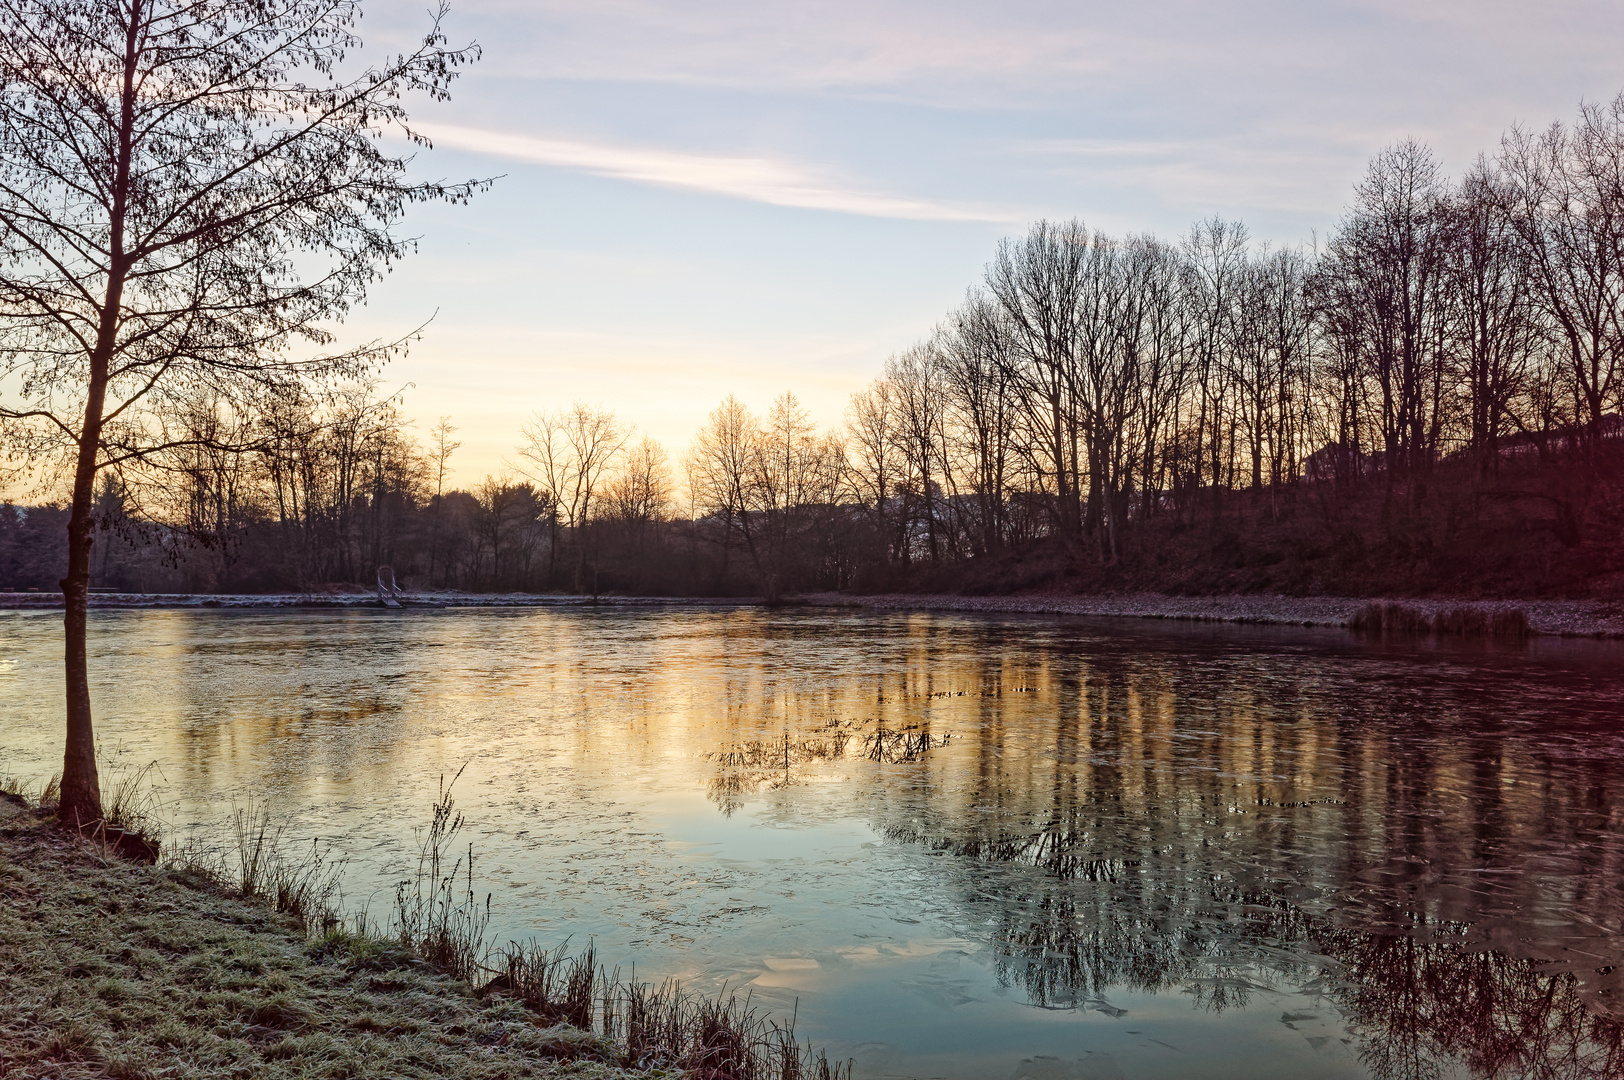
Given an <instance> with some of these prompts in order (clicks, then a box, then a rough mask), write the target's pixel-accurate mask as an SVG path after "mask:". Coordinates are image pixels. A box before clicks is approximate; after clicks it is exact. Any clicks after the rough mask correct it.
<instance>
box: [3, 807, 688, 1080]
mask: <svg viewBox="0 0 1624 1080" xmlns="http://www.w3.org/2000/svg"><path fill="white" fill-rule="evenodd" d="M235 891H236V890H232V889H228V888H226V887H225V886H224V885H223V883H222V882H221V881H220V880H219V879H218V878H217V877H215V876H213V875H210V874H205V873H202V872H200V871H197V870H188V869H182V868H176V867H173V866H171V867H159V866H142V865H138V864H135V863H131V862H127V861H125V860H123V859H120V858H118V857H116V856H112V855H110V854H108V853H105V852H104V851H103V850H101V849H98V847H97V846H96V845H94V844H91V843H87V842H86V841H84V840H81V839H79V838H77V837H72V836H69V835H67V834H65V833H63V832H62V831H61V830H59V829H58V828H57V827H56V825H55V823H54V822H53V821H52V820H51V819H50V818H49V817H48V816H46V815H42V814H40V813H38V812H35V811H31V810H29V809H25V808H24V807H21V806H18V805H17V804H16V803H14V802H12V801H9V800H7V801H5V802H0V1001H3V1002H4V1003H5V1008H4V1009H0V1076H7V1077H17V1078H19V1080H20V1078H24V1077H47V1076H49V1077H62V1078H72V1077H104V1076H110V1077H117V1078H121V1080H134V1078H141V1077H154V1078H156V1077H224V1076H254V1077H282V1076H286V1077H296V1076H297V1077H351V1076H354V1077H361V1076H401V1077H447V1078H469V1080H472V1078H475V1077H493V1078H494V1077H583V1078H591V1077H609V1076H616V1077H620V1076H628V1077H629V1076H654V1075H661V1074H660V1073H658V1072H647V1071H644V1072H637V1071H628V1070H625V1069H622V1068H619V1067H617V1065H616V1063H615V1062H614V1061H613V1058H614V1057H615V1054H614V1048H612V1047H609V1046H607V1045H605V1044H604V1043H603V1042H602V1040H599V1039H595V1038H593V1037H592V1036H590V1035H587V1034H586V1033H584V1032H581V1031H579V1030H577V1029H574V1028H571V1027H568V1026H565V1025H543V1024H538V1023H537V1022H536V1021H535V1018H534V1017H533V1016H532V1015H531V1013H530V1012H529V1011H528V1010H527V1009H525V1007H524V1006H523V1004H522V1003H520V1002H518V1001H515V1000H513V999H511V998H508V997H505V996H501V995H494V994H492V995H486V996H485V997H483V998H481V997H480V996H479V995H477V994H475V993H474V991H473V990H472V989H471V988H470V987H469V986H468V985H467V984H466V983H464V982H459V981H458V980H456V979H453V978H451V977H449V976H447V975H444V974H442V973H441V972H439V971H437V970H435V969H434V968H433V967H432V966H431V965H429V964H428V963H426V962H424V961H423V960H422V959H420V958H418V957H417V956H416V955H415V954H414V953H413V952H412V951H411V950H409V949H406V948H404V947H402V946H400V945H398V944H392V943H389V942H384V941H379V940H376V939H373V938H368V937H364V936H358V935H355V934H351V933H348V932H346V931H344V930H342V929H338V928H333V929H330V930H329V931H327V932H325V933H320V934H317V935H314V936H312V935H307V933H306V932H305V926H304V924H303V922H302V921H301V919H300V918H299V917H298V916H297V915H294V914H290V913H287V912H282V913H278V912H275V911H274V910H272V906H271V905H268V904H267V903H265V902H264V901H263V900H261V899H259V898H256V897H248V898H245V897H243V896H241V895H233V893H234V892H235Z"/></svg>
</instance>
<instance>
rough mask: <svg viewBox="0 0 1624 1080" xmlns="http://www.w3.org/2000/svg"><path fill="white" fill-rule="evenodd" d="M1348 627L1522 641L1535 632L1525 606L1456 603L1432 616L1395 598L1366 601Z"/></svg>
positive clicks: (1373, 631) (1372, 631)
mask: <svg viewBox="0 0 1624 1080" xmlns="http://www.w3.org/2000/svg"><path fill="white" fill-rule="evenodd" d="M1348 627H1349V629H1352V630H1360V631H1363V632H1365V633H1369V634H1394V635H1401V634H1412V635H1422V634H1438V635H1440V636H1445V635H1448V636H1454V637H1480V638H1501V639H1507V640H1512V641H1521V640H1522V639H1524V638H1527V637H1529V636H1530V635H1531V634H1532V633H1533V630H1532V629H1530V627H1529V625H1528V615H1527V613H1526V612H1524V611H1523V610H1522V609H1521V608H1509V609H1506V608H1483V607H1454V608H1450V609H1448V610H1447V611H1440V612H1438V613H1437V615H1435V616H1428V615H1427V613H1426V612H1424V611H1421V610H1420V609H1418V608H1414V607H1411V606H1410V605H1409V604H1395V603H1391V602H1378V603H1370V604H1366V605H1365V606H1364V607H1363V608H1361V609H1360V610H1359V612H1358V613H1357V614H1356V615H1354V617H1353V619H1352V620H1351V621H1349V623H1348Z"/></svg>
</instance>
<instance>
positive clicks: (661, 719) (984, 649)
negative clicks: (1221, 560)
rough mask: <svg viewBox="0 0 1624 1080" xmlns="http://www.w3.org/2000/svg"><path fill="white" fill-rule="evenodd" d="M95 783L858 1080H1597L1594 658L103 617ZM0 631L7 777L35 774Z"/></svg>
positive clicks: (1047, 624) (788, 617) (1611, 1054)
mask: <svg viewBox="0 0 1624 1080" xmlns="http://www.w3.org/2000/svg"><path fill="white" fill-rule="evenodd" d="M91 626H92V630H91V633H92V641H91V648H92V671H93V673H94V674H93V678H94V685H93V695H94V699H95V702H96V707H97V711H98V725H99V726H98V730H99V732H100V735H101V738H102V741H103V745H104V748H105V749H106V750H107V751H108V752H111V753H116V754H118V755H121V756H122V758H123V759H124V760H126V761H131V762H145V761H149V760H155V761H157V762H159V771H160V774H161V780H160V783H161V786H162V788H163V790H164V792H165V797H166V798H167V799H168V800H169V806H170V810H169V812H170V814H171V815H172V816H173V817H174V819H175V820H176V821H177V823H178V824H180V825H182V826H184V825H186V824H188V823H190V824H198V823H204V824H207V823H210V822H216V821H218V820H219V819H220V817H221V815H222V814H224V813H226V812H227V811H229V808H230V807H231V805H232V803H233V800H237V801H238V802H239V803H240V802H241V801H243V800H245V799H246V798H248V797H250V796H253V797H256V798H263V799H267V800H269V801H270V803H271V804H272V806H273V807H274V809H275V811H276V813H277V814H279V815H281V816H282V817H284V818H285V819H287V820H289V821H290V822H291V823H292V825H291V828H292V830H293V832H294V833H296V834H297V835H298V836H299V837H301V838H311V837H320V838H323V839H324V840H326V841H336V842H337V843H338V844H339V845H340V846H341V847H342V848H343V849H344V850H346V851H348V852H349V853H350V854H351V856H352V862H351V865H350V868H349V881H348V893H347V902H348V903H350V904H351V905H352V906H356V905H360V904H363V903H370V906H371V907H372V908H373V909H374V910H375V911H381V910H384V909H386V908H387V906H388V903H389V899H390V895H391V892H392V883H393V882H394V881H395V880H396V879H397V878H398V877H399V876H400V875H401V874H402V873H403V872H405V871H406V870H407V869H408V868H409V867H410V865H411V864H412V857H413V853H414V851H415V846H414V840H413V829H414V827H415V826H418V825H420V824H421V823H423V822H424V821H426V817H427V807H428V806H429V804H430V803H432V801H433V800H434V798H435V795H436V788H437V784H438V782H439V779H440V778H441V777H442V776H443V775H446V774H448V773H454V772H456V771H457V770H458V769H459V768H464V767H465V766H466V768H465V771H464V772H463V774H462V777H461V779H460V780H459V781H458V783H457V786H456V788H455V792H456V795H457V797H458V802H459V806H460V808H462V809H463V810H464V811H465V812H466V813H467V816H468V821H469V829H470V831H471V834H472V839H473V841H474V845H475V852H476V873H477V875H478V877H479V878H480V879H481V880H482V881H483V882H484V883H485V885H484V886H483V887H485V888H488V889H489V890H490V891H491V892H492V893H493V900H492V906H493V912H494V929H495V930H496V931H497V932H499V933H500V934H501V935H503V936H505V937H519V938H530V937H534V938H537V939H539V940H541V941H543V942H548V943H550V942H554V941H557V940H560V939H562V938H564V937H565V936H566V935H574V937H575V940H576V941H578V942H579V941H584V940H586V939H587V938H589V937H590V938H593V939H595V941H596V943H597V946H598V949H599V951H600V954H602V955H603V956H604V957H605V959H607V960H608V961H609V962H610V963H611V964H614V963H619V964H622V965H623V966H625V967H628V968H629V967H630V966H631V965H632V964H633V963H635V964H636V968H637V973H638V976H639V977H640V978H641V977H644V976H646V977H648V978H651V979H655V978H661V977H665V976H677V977H680V978H681V979H683V980H684V982H686V983H687V984H689V985H692V986H695V987H698V988H702V989H707V990H715V989H718V988H720V987H721V986H723V985H724V984H725V985H727V986H729V987H741V986H742V987H747V988H748V989H749V990H750V992H751V993H752V994H753V995H754V996H755V998H756V1000H757V1001H758V1002H764V1003H766V1004H769V1005H771V1006H773V1007H775V1008H781V1009H782V1010H784V1011H785V1012H788V1011H789V1010H790V1009H792V1008H794V1009H796V1010H797V1013H798V1017H799V1022H800V1023H799V1027H800V1030H801V1032H802V1034H803V1035H805V1036H808V1037H810V1038H812V1039H814V1040H815V1041H817V1042H819V1043H821V1044H824V1045H826V1046H828V1047H829V1049H830V1050H831V1051H832V1055H831V1056H836V1055H838V1056H841V1057H846V1056H849V1057H852V1058H854V1059H855V1060H856V1062H857V1074H858V1075H859V1076H869V1077H879V1076H933V1077H934V1076H940V1077H998V1078H1003V1077H1032V1078H1050V1077H1053V1078H1061V1077H1078V1078H1094V1080H1104V1078H1111V1077H1123V1078H1128V1080H1137V1078H1161V1077H1165V1078H1195V1077H1201V1078H1208V1077H1237V1078H1245V1080H1271V1078H1276V1077H1279V1078H1285V1077H1304V1076H1315V1077H1349V1078H1353V1077H1371V1076H1376V1077H1415V1078H1421V1077H1470V1076H1482V1077H1488V1076H1495V1077H1502V1076H1503V1077H1519V1076H1560V1077H1572V1078H1575V1080H1579V1078H1592V1077H1594V1078H1598V1080H1599V1078H1603V1077H1616V1076H1619V1075H1624V1049H1621V1035H1620V1028H1619V1026H1618V1022H1617V1018H1620V1017H1624V996H1621V993H1620V980H1621V978H1624V975H1621V974H1620V972H1621V970H1624V968H1621V967H1620V961H1621V960H1624V928H1621V923H1624V877H1621V871H1624V809H1621V806H1624V799H1621V795H1624V779H1621V778H1624V769H1621V765H1624V735H1621V728H1620V724H1619V719H1618V714H1619V712H1620V707H1619V706H1620V702H1621V701H1624V649H1621V648H1620V647H1619V646H1618V645H1616V644H1609V643H1597V642H1563V641H1548V640H1538V641H1536V642H1534V643H1531V644H1529V645H1527V646H1504V645H1485V644H1473V643H1459V642H1457V643H1452V644H1451V643H1443V644H1440V643H1436V642H1421V643H1417V642H1413V641H1411V642H1380V641H1376V642H1372V641H1369V640H1362V639H1359V638H1356V637H1354V636H1352V635H1350V634H1347V633H1344V632H1342V631H1330V630H1301V629H1291V630H1280V629H1256V628H1236V627H1199V626H1197V627H1192V626H1181V625H1176V624H1160V623H1149V622H1142V621H1113V620H1095V619H1078V618H1058V617H1046V616H1020V617H996V618H995V617H979V616H970V615H944V614H928V615H927V614H915V615H909V614H894V613H867V612H847V611H829V610H802V611H776V612H767V611H761V610H755V609H737V608H735V609H729V608H714V609H706V608H699V609H694V608H670V609H659V608H655V609H613V608H607V609H584V608H568V607H553V608H530V609H506V610H467V609H459V610H443V611H419V610H408V611H404V612H396V611H388V612H386V611H316V612H296V611H294V612H290V611H196V610H189V611H127V612H119V611H100V612H95V613H93V616H92V623H91ZM59 634H60V616H59V615H58V614H56V613H48V612H33V613H24V612H14V613H5V614H3V615H0V700H3V701H4V702H5V704H4V706H3V708H4V713H3V719H0V755H3V757H0V768H5V769H9V770H10V771H13V772H20V773H25V774H35V775H39V774H45V773H48V772H49V771H52V770H53V769H54V767H55V765H56V763H57V760H58V756H59V754H60V738H61V735H60V727H61V706H60V703H59V698H58V695H59V693H60V674H59V670H60V669H59V668H58V667H57V664H58V657H59V656H60V645H59Z"/></svg>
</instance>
